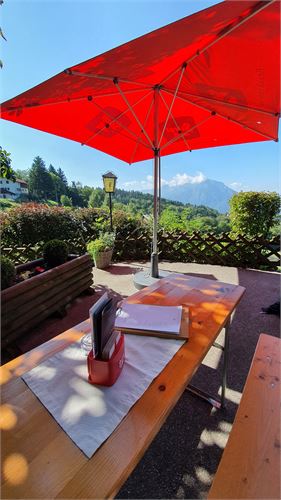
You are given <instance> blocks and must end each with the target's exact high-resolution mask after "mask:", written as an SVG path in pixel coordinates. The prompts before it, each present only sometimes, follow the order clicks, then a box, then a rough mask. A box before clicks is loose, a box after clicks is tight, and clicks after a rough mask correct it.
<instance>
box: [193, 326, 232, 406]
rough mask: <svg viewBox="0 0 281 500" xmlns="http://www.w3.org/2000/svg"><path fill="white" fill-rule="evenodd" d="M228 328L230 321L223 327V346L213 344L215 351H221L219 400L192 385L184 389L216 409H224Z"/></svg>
mask: <svg viewBox="0 0 281 500" xmlns="http://www.w3.org/2000/svg"><path fill="white" fill-rule="evenodd" d="M229 326H230V321H228V322H227V324H226V325H225V333H224V346H222V345H220V344H217V343H216V342H214V344H213V347H216V348H217V349H221V350H222V351H223V367H222V388H221V397H220V400H217V399H216V398H214V397H212V396H211V395H210V394H208V393H206V392H204V391H201V389H198V388H197V387H194V386H193V385H188V386H187V387H186V390H187V391H189V392H191V393H192V394H195V395H196V396H198V397H200V398H201V399H204V400H205V401H207V402H208V403H210V404H211V405H212V406H214V407H215V408H217V409H223V408H224V407H225V390H226V384H227V367H228V355H229Z"/></svg>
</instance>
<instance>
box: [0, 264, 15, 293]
mask: <svg viewBox="0 0 281 500" xmlns="http://www.w3.org/2000/svg"><path fill="white" fill-rule="evenodd" d="M15 277H16V268H15V265H14V263H13V262H12V261H11V260H10V259H8V257H1V289H2V290H4V289H5V288H8V287H9V286H12V285H13V282H14V280H15Z"/></svg>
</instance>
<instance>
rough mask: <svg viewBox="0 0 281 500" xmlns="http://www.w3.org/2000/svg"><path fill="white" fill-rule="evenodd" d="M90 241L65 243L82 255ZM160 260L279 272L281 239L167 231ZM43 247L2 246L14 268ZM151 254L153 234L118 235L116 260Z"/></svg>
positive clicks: (136, 231) (161, 237)
mask: <svg viewBox="0 0 281 500" xmlns="http://www.w3.org/2000/svg"><path fill="white" fill-rule="evenodd" d="M89 240H91V236H90V235H88V237H87V240H86V241H85V240H78V239H76V240H66V242H67V243H68V245H69V250H70V253H76V254H79V255H82V254H83V253H84V252H85V251H86V243H87V241H89ZM158 241H159V258H160V260H170V261H174V262H197V263H200V264H217V265H221V266H233V267H244V268H245V267H251V268H255V269H265V270H276V269H277V268H278V266H279V265H280V239H279V238H277V237H275V238H272V239H265V238H263V237H256V238H248V237H245V236H243V235H237V236H235V237H234V236H232V235H230V234H228V233H221V234H213V233H207V234H204V233H199V232H194V233H193V234H189V233H186V232H184V231H180V230H177V231H172V232H170V231H164V230H160V231H159V233H158ZM43 246H44V243H43V242H38V243H37V244H36V245H22V246H20V247H13V248H12V247H5V246H2V248H1V252H2V255H6V256H8V257H10V258H11V260H12V261H13V262H14V263H15V264H22V263H25V262H28V261H30V260H34V259H36V258H39V257H41V256H42V249H43ZM150 253H151V232H150V231H149V229H148V228H143V227H141V226H140V227H139V228H136V229H134V230H132V231H130V232H128V233H127V234H126V231H124V228H122V233H121V232H120V233H118V231H117V234H116V242H115V249H114V260H115V261H122V260H147V259H149V258H150Z"/></svg>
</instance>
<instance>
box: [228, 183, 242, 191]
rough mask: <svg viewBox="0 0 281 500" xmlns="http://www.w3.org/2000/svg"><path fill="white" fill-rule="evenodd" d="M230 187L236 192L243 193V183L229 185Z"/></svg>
mask: <svg viewBox="0 0 281 500" xmlns="http://www.w3.org/2000/svg"><path fill="white" fill-rule="evenodd" d="M229 187H231V188H232V189H235V191H241V189H242V187H243V184H242V183H241V182H231V183H230V184H229Z"/></svg>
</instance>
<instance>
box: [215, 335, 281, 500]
mask: <svg viewBox="0 0 281 500" xmlns="http://www.w3.org/2000/svg"><path fill="white" fill-rule="evenodd" d="M280 347H281V341H280V339H278V338H275V337H271V336H269V335H265V334H262V335H260V338H259V341H258V344H257V348H256V351H255V354H254V358H253V361H252V365H251V368H250V371H249V374H248V377H247V381H246V384H245V388H244V391H243V395H242V398H241V402H240V405H239V408H238V411H237V414H236V417H235V420H234V424H233V428H232V431H231V433H230V437H229V440H228V443H227V446H226V448H225V450H224V453H223V456H222V459H221V461H220V464H219V467H218V470H217V473H216V476H215V479H214V481H213V484H212V487H211V489H210V492H209V496H208V498H209V499H215V498H216V499H219V498H224V499H226V498H235V499H238V498H255V499H257V498H264V499H265V498H266V499H279V498H280V399H281V392H280V366H281V365H280Z"/></svg>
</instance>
